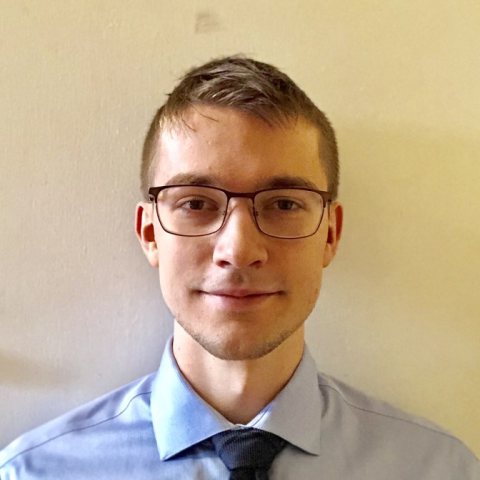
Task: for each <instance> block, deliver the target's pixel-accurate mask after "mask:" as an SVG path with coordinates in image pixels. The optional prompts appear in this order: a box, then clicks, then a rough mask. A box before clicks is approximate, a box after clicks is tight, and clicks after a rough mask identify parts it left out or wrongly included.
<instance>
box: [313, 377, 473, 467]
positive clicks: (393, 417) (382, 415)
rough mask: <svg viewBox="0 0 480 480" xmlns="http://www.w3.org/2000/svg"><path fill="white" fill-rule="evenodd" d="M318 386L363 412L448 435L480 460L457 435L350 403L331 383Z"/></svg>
mask: <svg viewBox="0 0 480 480" xmlns="http://www.w3.org/2000/svg"><path fill="white" fill-rule="evenodd" d="M318 386H319V387H327V388H330V389H332V390H333V391H334V392H336V393H338V395H339V396H340V397H341V398H342V400H343V401H344V402H345V403H346V404H347V405H348V406H350V407H352V408H355V409H357V410H361V411H363V412H367V413H372V414H374V415H379V416H381V417H386V418H391V419H393V420H398V421H400V422H405V423H410V424H411V425H415V426H417V427H420V428H423V429H425V430H429V431H430V432H434V433H438V434H439V435H443V436H445V437H448V438H451V439H452V440H455V441H457V442H458V443H460V444H461V445H463V446H464V447H465V448H466V449H467V450H468V451H469V452H470V453H471V455H472V456H473V457H474V458H475V459H476V460H477V461H478V458H477V457H476V455H475V454H474V453H473V452H472V451H471V450H470V449H469V448H468V447H467V446H466V445H465V444H464V443H463V442H462V441H461V440H460V439H458V438H457V437H455V436H453V435H450V434H448V433H445V432H442V431H440V430H435V429H434V428H430V427H427V426H425V425H421V424H420V423H416V422H413V421H411V420H407V419H405V418H400V417H395V416H393V415H387V414H385V413H380V412H375V411H374V410H368V409H367V408H362V407H359V406H357V405H353V404H352V403H349V402H348V401H347V400H346V399H345V397H344V396H343V395H342V393H341V392H340V391H338V390H337V389H336V388H334V387H332V386H331V385H326V384H324V383H320V382H319V383H318Z"/></svg>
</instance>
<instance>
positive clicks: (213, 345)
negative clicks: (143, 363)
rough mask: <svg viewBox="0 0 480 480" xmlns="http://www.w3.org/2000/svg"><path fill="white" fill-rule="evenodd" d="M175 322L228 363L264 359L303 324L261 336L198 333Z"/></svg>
mask: <svg viewBox="0 0 480 480" xmlns="http://www.w3.org/2000/svg"><path fill="white" fill-rule="evenodd" d="M177 321H178V323H179V324H180V326H181V327H182V328H183V329H184V330H185V331H186V332H187V333H188V335H189V336H190V337H191V338H192V339H193V340H194V341H195V342H196V343H197V344H198V345H200V347H202V348H203V349H204V350H205V351H207V352H208V353H209V354H210V355H212V356H214V357H215V358H218V359H220V360H228V361H241V360H257V359H259V358H262V357H265V356H266V355H268V354H269V353H271V352H273V351H274V350H275V349H276V348H278V347H279V346H280V345H281V344H282V343H283V342H285V340H287V339H288V338H290V336H291V335H293V334H294V333H295V332H296V331H297V330H298V328H299V327H300V326H301V325H302V324H303V322H302V323H301V324H300V325H298V326H295V328H291V329H289V330H285V331H281V332H278V331H277V332H274V333H273V334H270V335H268V334H263V335H261V334H259V333H256V332H252V331H248V332H238V331H231V332H226V331H224V332H222V331H218V330H216V331H215V332H208V331H206V330H205V329H204V330H201V331H199V330H197V329H195V328H192V326H191V325H188V324H184V323H183V322H182V321H181V319H179V318H177Z"/></svg>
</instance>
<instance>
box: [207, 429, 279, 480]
mask: <svg viewBox="0 0 480 480" xmlns="http://www.w3.org/2000/svg"><path fill="white" fill-rule="evenodd" d="M211 440H212V443H213V446H214V447H215V451H216V452H217V455H218V456H219V457H220V458H221V459H222V461H223V463H224V464H225V465H226V467H227V468H228V470H229V471H230V480H268V473H267V472H268V470H269V468H270V466H271V465H272V462H273V460H274V458H275V457H276V455H277V454H278V453H279V452H280V451H281V450H282V448H283V447H284V446H285V444H286V442H285V440H283V439H281V438H280V437H277V435H274V434H273V433H270V432H264V431H263V430H257V429H255V428H242V429H239V430H228V431H226V432H221V433H218V434H217V435H214V436H213V437H212V439H211Z"/></svg>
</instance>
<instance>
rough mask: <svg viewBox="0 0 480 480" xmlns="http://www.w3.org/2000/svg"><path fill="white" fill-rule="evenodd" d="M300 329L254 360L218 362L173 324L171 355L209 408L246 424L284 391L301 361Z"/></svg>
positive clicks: (228, 418) (302, 332)
mask: <svg viewBox="0 0 480 480" xmlns="http://www.w3.org/2000/svg"><path fill="white" fill-rule="evenodd" d="M303 347H304V327H303V326H302V327H300V328H299V329H298V330H297V331H296V332H295V333H294V334H293V335H291V336H290V337H289V338H288V339H287V340H285V341H284V342H283V343H282V344H281V345H280V346H278V347H277V348H276V349H275V350H273V351H272V352H270V353H269V354H267V355H265V356H263V357H261V358H258V359H255V360H235V361H231V360H221V359H219V358H216V357H214V356H213V355H211V354H210V353H208V352H207V351H206V350H205V349H204V348H203V347H202V346H200V345H199V344H198V343H197V342H196V341H195V340H194V339H193V338H192V337H190V335H188V334H187V333H186V332H185V330H183V328H182V327H181V326H179V325H178V324H177V323H176V322H175V330H174V340H173V354H174V357H175V360H176V361H177V364H178V367H179V368H180V371H181V372H182V374H183V375H184V377H185V378H186V379H187V380H188V382H189V383H190V384H191V386H192V387H193V389H194V390H195V391H196V392H197V393H198V395H200V397H202V398H203V399H204V400H205V401H206V402H207V403H208V404H209V405H210V406H212V407H213V408H214V409H215V410H217V411H218V412H219V413H221V414H222V415H223V416H224V417H225V418H226V419H227V420H229V421H230V422H232V423H234V424H243V425H245V424H247V423H248V422H250V421H251V420H252V419H253V418H255V416H256V415H257V414H258V413H260V412H261V411H262V410H263V409H264V408H265V407H266V406H267V405H268V404H269V403H270V402H271V401H272V400H273V399H274V398H275V397H276V396H277V394H278V393H279V392H280V391H281V390H282V389H283V388H284V387H285V385H286V384H287V383H288V381H289V380H290V378H291V377H292V375H293V373H294V372H295V369H296V368H297V366H298V364H299V363H300V360H301V358H302V353H303Z"/></svg>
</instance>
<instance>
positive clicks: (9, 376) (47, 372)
mask: <svg viewBox="0 0 480 480" xmlns="http://www.w3.org/2000/svg"><path fill="white" fill-rule="evenodd" d="M74 382H75V378H74V377H73V376H72V372H69V371H68V372H67V371H66V369H65V368H63V367H52V366H49V365H45V364H40V363H38V362H34V361H32V360H29V359H26V358H25V357H20V356H18V355H14V354H5V353H0V384H2V385H16V386H22V388H24V387H28V388H30V389H32V388H33V389H51V388H52V387H58V386H59V385H62V386H66V385H69V384H72V383H74Z"/></svg>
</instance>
